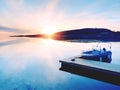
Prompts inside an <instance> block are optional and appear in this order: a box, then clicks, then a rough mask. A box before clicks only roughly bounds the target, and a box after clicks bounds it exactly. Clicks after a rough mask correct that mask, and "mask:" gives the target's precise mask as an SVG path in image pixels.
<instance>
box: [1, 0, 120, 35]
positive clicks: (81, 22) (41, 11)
mask: <svg viewBox="0 0 120 90" xmlns="http://www.w3.org/2000/svg"><path fill="white" fill-rule="evenodd" d="M119 6H120V0H0V27H5V28H16V31H15V30H14V32H19V30H21V32H24V33H46V34H51V33H54V32H57V31H64V30H70V29H81V28H108V29H110V30H113V31H120V27H119V26H120V8H119ZM4 31H7V30H6V29H5V30H4ZM9 31H10V32H12V30H9Z"/></svg>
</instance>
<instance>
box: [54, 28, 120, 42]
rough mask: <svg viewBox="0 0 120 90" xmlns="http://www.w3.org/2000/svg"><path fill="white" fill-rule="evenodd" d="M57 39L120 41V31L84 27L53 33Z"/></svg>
mask: <svg viewBox="0 0 120 90" xmlns="http://www.w3.org/2000/svg"><path fill="white" fill-rule="evenodd" d="M53 38H54V39H57V40H76V39H87V40H101V41H120V32H114V31H111V30H109V29H105V28H84V29H76V30H69V31H61V32H57V33H54V34H53Z"/></svg>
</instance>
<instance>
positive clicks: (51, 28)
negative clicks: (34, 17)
mask: <svg viewBox="0 0 120 90" xmlns="http://www.w3.org/2000/svg"><path fill="white" fill-rule="evenodd" d="M56 31H57V28H56V26H53V25H47V26H46V27H44V28H43V33H44V34H46V35H48V36H51V35H52V34H54V33H55V32H56Z"/></svg>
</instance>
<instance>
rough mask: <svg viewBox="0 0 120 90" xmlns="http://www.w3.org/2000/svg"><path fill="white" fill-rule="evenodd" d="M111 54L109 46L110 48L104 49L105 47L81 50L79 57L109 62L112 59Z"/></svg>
mask: <svg viewBox="0 0 120 90" xmlns="http://www.w3.org/2000/svg"><path fill="white" fill-rule="evenodd" d="M97 47H98V46H97ZM111 56H112V52H111V46H110V50H106V48H102V49H101V48H100V49H96V48H93V49H92V50H88V51H83V52H82V53H81V55H80V58H83V59H87V60H96V61H100V62H107V63H110V62H111V61H112V57H111Z"/></svg>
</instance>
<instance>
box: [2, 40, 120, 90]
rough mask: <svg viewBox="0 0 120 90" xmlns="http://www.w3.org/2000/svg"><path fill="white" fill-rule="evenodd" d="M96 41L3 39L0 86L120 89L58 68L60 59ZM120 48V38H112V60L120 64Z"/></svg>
mask: <svg viewBox="0 0 120 90" xmlns="http://www.w3.org/2000/svg"><path fill="white" fill-rule="evenodd" d="M96 44H97V43H78V42H63V41H54V40H51V39H46V40H45V39H38V38H37V39H36V38H35V39H32V38H31V39H27V38H14V39H8V41H7V40H6V41H1V42H0V90H120V86H117V85H113V84H109V83H106V82H102V81H98V80H94V79H91V78H87V77H84V76H79V75H75V74H71V73H68V72H63V71H60V70H59V68H60V63H59V60H61V59H65V58H69V57H72V56H76V55H79V54H80V51H82V50H85V49H89V48H91V47H92V46H94V45H96ZM104 44H106V43H104ZM119 48H120V42H118V43H117V42H116V43H115V42H114V43H113V42H112V49H111V50H112V52H113V55H112V59H113V60H112V62H111V63H114V64H120V57H119V55H120V50H119Z"/></svg>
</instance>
